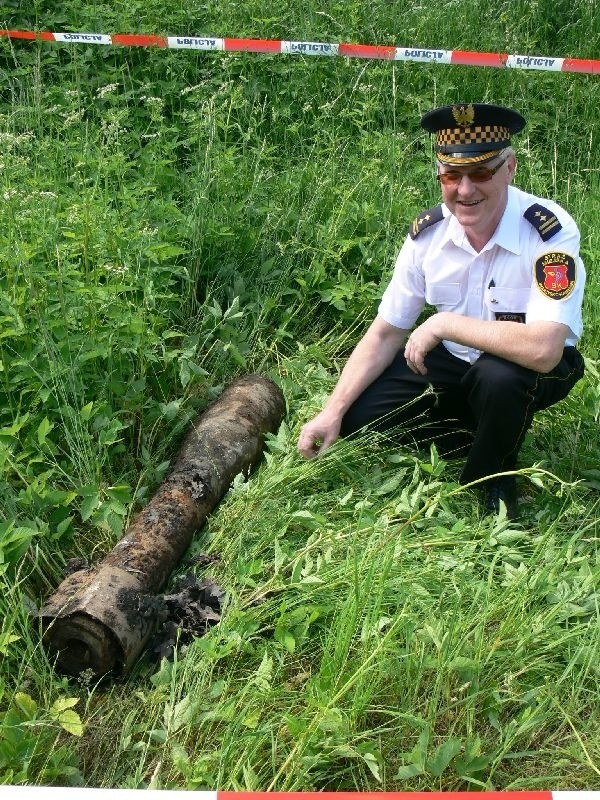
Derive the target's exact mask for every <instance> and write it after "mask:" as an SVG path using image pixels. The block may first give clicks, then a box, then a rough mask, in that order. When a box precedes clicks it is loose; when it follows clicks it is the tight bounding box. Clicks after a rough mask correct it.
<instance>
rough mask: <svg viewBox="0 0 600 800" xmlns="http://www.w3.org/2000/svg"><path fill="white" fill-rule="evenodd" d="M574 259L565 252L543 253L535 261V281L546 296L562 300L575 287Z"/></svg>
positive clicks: (575, 269)
mask: <svg viewBox="0 0 600 800" xmlns="http://www.w3.org/2000/svg"><path fill="white" fill-rule="evenodd" d="M576 272H577V268H576V265H575V259H574V258H573V257H572V256H570V255H568V254H567V253H545V254H544V255H543V256H540V257H539V258H538V260H537V261H536V262H535V266H534V273H535V282H536V284H537V287H538V289H539V290H540V292H542V294H545V295H546V297H551V298H552V299H553V300H564V299H565V297H568V296H569V295H570V294H571V292H572V291H573V289H574V288H575V278H576Z"/></svg>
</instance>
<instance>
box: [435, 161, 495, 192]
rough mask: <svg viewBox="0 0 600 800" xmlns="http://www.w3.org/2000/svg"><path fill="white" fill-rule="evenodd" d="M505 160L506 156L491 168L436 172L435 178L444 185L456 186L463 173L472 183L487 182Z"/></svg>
mask: <svg viewBox="0 0 600 800" xmlns="http://www.w3.org/2000/svg"><path fill="white" fill-rule="evenodd" d="M507 160H508V156H506V158H505V159H504V160H503V161H501V162H500V163H499V164H497V165H496V166H495V167H493V168H490V167H476V168H475V169H474V170H472V171H471V172H438V174H437V179H438V181H439V182H440V183H442V184H443V185H444V186H458V184H459V183H460V182H461V181H462V179H463V178H464V177H465V175H468V176H469V180H470V181H473V183H487V182H488V181H491V180H492V178H493V177H494V175H495V174H496V173H497V172H498V170H499V169H500V167H501V166H502V165H503V164H505V163H506V161H507Z"/></svg>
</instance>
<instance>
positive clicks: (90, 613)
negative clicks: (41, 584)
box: [40, 566, 155, 678]
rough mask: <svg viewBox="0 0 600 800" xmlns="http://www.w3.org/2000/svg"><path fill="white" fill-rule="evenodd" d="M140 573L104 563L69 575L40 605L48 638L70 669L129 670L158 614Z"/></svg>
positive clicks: (72, 671)
mask: <svg viewBox="0 0 600 800" xmlns="http://www.w3.org/2000/svg"><path fill="white" fill-rule="evenodd" d="M147 598H148V595H147V594H146V593H145V592H143V591H141V590H140V581H139V578H138V576H136V575H134V574H132V573H130V572H128V571H127V570H123V569H118V568H115V567H111V566H101V567H100V568H99V569H97V570H83V571H81V572H75V573H73V574H72V575H69V577H68V578H66V579H65V580H64V581H63V582H62V583H61V585H60V586H59V587H58V589H57V590H56V592H55V593H54V594H53V595H52V597H50V598H49V599H48V601H47V602H46V605H45V606H44V607H43V608H42V609H41V611H40V619H41V621H42V627H43V629H44V633H43V642H44V646H45V647H46V648H47V649H48V651H49V653H50V655H51V657H54V658H56V667H57V669H58V670H59V671H61V672H64V673H66V674H68V675H79V673H80V672H83V671H85V670H90V669H91V670H92V671H93V673H94V675H95V676H96V677H98V678H100V677H103V676H105V675H107V674H108V673H111V674H112V675H113V676H116V675H119V674H121V673H123V672H126V671H127V670H128V669H129V668H130V667H131V666H132V664H133V663H134V662H135V660H136V659H137V657H138V656H139V654H140V652H141V651H142V649H143V646H144V644H145V642H146V640H147V638H148V636H149V635H150V632H151V629H152V627H153V624H154V621H155V616H154V615H153V614H152V610H153V609H152V607H151V606H150V608H148V602H147Z"/></svg>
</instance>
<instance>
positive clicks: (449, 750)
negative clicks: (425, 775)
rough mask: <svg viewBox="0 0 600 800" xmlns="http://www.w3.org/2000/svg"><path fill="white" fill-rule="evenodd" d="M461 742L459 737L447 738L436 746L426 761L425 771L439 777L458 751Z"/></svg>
mask: <svg viewBox="0 0 600 800" xmlns="http://www.w3.org/2000/svg"><path fill="white" fill-rule="evenodd" d="M461 747H462V743H461V741H460V739H448V740H447V741H445V742H442V744H441V745H440V746H439V747H436V749H435V752H434V754H433V756H432V757H431V758H430V759H428V761H427V772H429V773H431V774H432V775H435V776H436V778H439V777H440V775H441V774H442V772H443V771H444V770H445V769H446V767H447V766H448V764H449V763H450V762H451V761H452V759H453V758H454V756H455V755H457V754H458V753H460V751H461Z"/></svg>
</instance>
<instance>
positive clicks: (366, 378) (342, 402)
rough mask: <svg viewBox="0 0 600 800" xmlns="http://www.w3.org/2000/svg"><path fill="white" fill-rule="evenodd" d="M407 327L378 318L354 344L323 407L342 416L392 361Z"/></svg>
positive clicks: (406, 333) (403, 338)
mask: <svg viewBox="0 0 600 800" xmlns="http://www.w3.org/2000/svg"><path fill="white" fill-rule="evenodd" d="M407 337H408V331H405V330H402V329H400V328H392V326H391V325H388V324H387V323H383V321H382V320H380V319H379V318H378V319H376V320H375V322H373V324H372V325H371V327H370V328H369V330H368V331H367V333H366V334H365V335H364V337H363V338H362V339H361V340H360V342H359V343H358V344H357V345H356V347H355V348H354V350H353V351H352V354H351V355H350V358H349V359H348V361H347V362H346V365H345V366H344V369H343V370H342V372H341V374H340V377H339V380H338V382H337V384H336V386H335V389H334V390H333V392H332V393H331V395H330V396H329V398H328V400H327V402H326V403H325V406H324V407H323V411H324V412H327V413H329V414H335V415H336V416H339V417H342V416H343V415H344V413H345V412H346V411H347V410H348V408H349V407H350V406H351V405H352V403H353V402H354V401H355V400H356V398H357V397H359V396H360V395H361V394H362V392H363V391H364V390H365V389H366V388H367V386H369V385H370V384H371V383H372V382H373V381H374V380H375V378H377V377H379V375H381V373H382V372H383V371H384V370H385V369H386V368H387V367H388V366H389V365H390V364H391V363H392V361H393V360H394V357H395V355H396V353H397V352H398V350H399V349H400V348H401V347H402V346H403V344H404V343H405V342H406V339H407Z"/></svg>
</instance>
